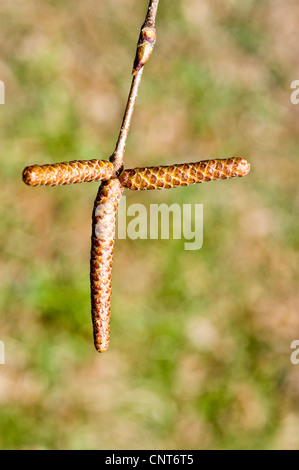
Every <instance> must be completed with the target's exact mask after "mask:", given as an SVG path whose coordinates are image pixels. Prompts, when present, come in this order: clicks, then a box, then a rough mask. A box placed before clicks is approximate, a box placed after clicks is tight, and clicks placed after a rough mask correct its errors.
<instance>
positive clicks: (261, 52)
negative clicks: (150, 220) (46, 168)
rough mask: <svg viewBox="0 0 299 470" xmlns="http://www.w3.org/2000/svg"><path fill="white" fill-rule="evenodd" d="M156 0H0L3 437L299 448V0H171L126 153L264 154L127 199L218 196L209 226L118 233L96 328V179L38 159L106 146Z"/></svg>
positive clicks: (140, 158) (44, 444)
mask: <svg viewBox="0 0 299 470" xmlns="http://www.w3.org/2000/svg"><path fill="white" fill-rule="evenodd" d="M146 6H147V2H146V1H144V2H140V1H137V0H122V1H119V0H117V1H116V0H115V1H113V2H111V1H108V0H107V1H102V2H95V1H94V0H88V1H86V2H79V1H72V2H70V1H66V2H63V4H62V3H61V2H54V1H44V2H39V3H38V2H33V1H32V0H26V2H25V1H19V2H17V3H16V2H5V1H2V2H1V3H0V15H1V20H2V21H1V31H0V37H1V44H2V47H1V59H0V79H1V80H3V81H4V82H5V86H6V104H5V105H2V106H0V139H1V140H0V142H1V147H0V148H1V159H0V171H1V187H0V195H1V206H2V213H1V222H0V237H1V246H2V250H1V259H0V263H1V264H0V276H1V282H0V307H1V314H0V340H1V341H3V342H4V343H5V352H6V363H5V365H0V404H1V407H0V447H1V448H2V449H9V448H10V449H11V448H13V449H26V448H34V449H36V448H46V449H47V448H49V449H64V448H67V449H78V448H80V449H81V448H83V449H91V448H102V449H114V448H118V449H121V448H122V449H129V448H136V449H138V448H143V449H150V448H157V449H163V448H167V449H182V448H186V449H210V448H212V449H214V448H222V449H223V448H224V449H228V448H233V449H245V448H253V449H259V448H267V449H268V448H292V449H294V448H296V449H297V448H298V447H299V439H298V426H299V410H298V393H299V369H297V367H299V366H297V367H296V366H294V365H292V364H291V362H290V353H291V350H290V344H291V342H292V341H293V340H294V339H298V334H299V316H298V312H299V294H298V240H299V236H298V232H299V230H298V229H299V227H298V217H295V214H297V212H298V204H299V200H298V195H297V193H298V191H297V186H298V164H297V155H298V149H299V147H298V130H299V128H298V122H299V121H298V113H299V106H298V107H296V106H294V105H291V103H290V84H291V82H292V81H293V80H295V79H298V78H299V70H298V68H296V64H297V55H298V54H297V47H296V44H298V39H299V38H298V28H297V25H298V20H299V5H298V2H296V1H295V0H294V1H291V0H289V1H288V2H285V1H283V0H275V1H273V0H272V1H271V2H270V1H269V0H264V1H260V0H259V1H253V0H248V1H244V2H237V1H231V2H222V1H220V0H217V1H213V2H210V1H208V0H164V1H162V2H161V5H160V10H159V14H158V21H157V23H158V24H157V26H158V41H157V45H156V48H155V53H154V55H153V57H152V59H151V61H150V63H149V64H148V65H147V67H146V70H145V74H144V78H143V82H142V86H141V89H140V92H139V97H138V104H137V108H136V114H135V116H134V123H133V127H132V132H131V134H130V136H129V141H128V145H127V152H126V166H127V167H132V166H135V165H149V164H159V163H161V164H167V163H174V162H184V161H192V160H193V161H196V160H200V159H203V158H214V157H226V156H231V155H240V156H244V157H246V158H247V159H248V160H249V161H250V163H251V165H252V171H251V174H250V175H249V176H248V177H246V178H244V179H241V180H238V181H225V182H217V183H211V184H207V185H198V186H196V187H190V188H181V189H177V190H173V191H165V192H159V193H155V192H151V194H149V193H147V194H131V193H129V192H128V193H126V196H127V203H128V204H129V203H135V202H139V203H144V204H145V205H147V207H148V205H149V204H150V203H162V202H166V203H169V204H172V203H176V202H178V203H180V204H183V203H202V204H204V245H203V248H202V249H201V250H199V251H193V252H192V251H191V252H188V251H185V250H184V240H136V241H132V240H118V241H117V243H116V249H115V259H114V266H113V297H112V324H111V345H110V348H109V350H108V352H107V353H105V354H104V355H102V356H99V355H98V354H97V353H96V352H95V351H94V348H93V344H92V331H91V319H90V305H89V304H90V301H89V248H90V228H91V220H90V218H91V211H92V205H93V200H94V198H95V195H96V191H97V186H98V185H97V184H89V185H81V186H80V185H78V186H74V187H63V188H36V189H33V188H28V187H25V185H24V184H23V183H22V181H21V172H22V169H23V167H24V166H26V165H29V164H32V163H49V162H55V161H63V160H71V159H77V158H81V159H82V158H94V157H99V158H108V157H109V155H110V154H111V152H112V151H113V149H114V144H115V140H116V137H117V134H118V130H119V125H120V122H121V118H122V113H123V109H124V105H125V101H126V98H127V93H128V88H129V85H130V71H131V66H132V61H133V58H134V53H135V46H136V41H137V37H138V30H139V27H140V25H141V23H142V21H143V18H144V14H145V10H146Z"/></svg>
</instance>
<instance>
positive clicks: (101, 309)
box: [90, 179, 123, 352]
mask: <svg viewBox="0 0 299 470" xmlns="http://www.w3.org/2000/svg"><path fill="white" fill-rule="evenodd" d="M122 192H123V187H122V186H121V184H120V182H119V180H118V179H111V180H109V181H106V182H105V183H103V184H102V186H101V187H100V189H99V192H98V194H97V197H96V200H95V203H94V210H93V217H92V238H91V260H90V283H91V308H92V322H93V334H94V344H95V347H96V349H97V351H99V352H104V351H106V349H107V348H108V345H109V336H110V299H111V271H112V258H113V250H114V237H115V218H116V211H117V207H118V203H119V201H120V198H121V195H122Z"/></svg>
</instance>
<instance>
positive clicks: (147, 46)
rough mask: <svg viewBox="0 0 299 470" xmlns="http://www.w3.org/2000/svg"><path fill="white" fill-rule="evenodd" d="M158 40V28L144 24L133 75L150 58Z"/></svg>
mask: <svg viewBox="0 0 299 470" xmlns="http://www.w3.org/2000/svg"><path fill="white" fill-rule="evenodd" d="M155 42H156V28H155V27H154V26H146V25H145V26H143V28H142V30H141V33H140V36H139V41H138V45H137V52H136V57H135V61H134V68H133V75H135V74H136V73H137V72H139V70H140V69H142V67H143V66H144V65H145V64H146V63H147V61H148V60H149V58H150V56H151V54H152V52H153V49H154V45H155Z"/></svg>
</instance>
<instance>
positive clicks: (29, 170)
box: [23, 160, 114, 186]
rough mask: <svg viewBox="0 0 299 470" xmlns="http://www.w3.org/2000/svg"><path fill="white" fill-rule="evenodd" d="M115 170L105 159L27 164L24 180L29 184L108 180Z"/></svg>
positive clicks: (52, 184)
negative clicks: (51, 163)
mask: <svg viewBox="0 0 299 470" xmlns="http://www.w3.org/2000/svg"><path fill="white" fill-rule="evenodd" d="M113 172H114V166H113V164H112V163H111V162H109V161H105V160H75V161H73V162H63V163H54V164H53V165H33V166H27V167H26V168H25V170H24V171H23V181H24V183H26V184H28V185H29V186H42V185H45V186H59V185H65V184H74V183H85V182H90V181H106V180H108V179H109V178H110V177H111V176H112V174H113Z"/></svg>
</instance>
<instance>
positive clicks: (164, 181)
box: [119, 157, 250, 191]
mask: <svg viewBox="0 0 299 470" xmlns="http://www.w3.org/2000/svg"><path fill="white" fill-rule="evenodd" d="M249 171H250V164H249V163H248V162H247V161H246V160H244V159H243V158H239V157H237V158H226V159H217V160H204V161H201V162H197V163H182V164H175V165H171V166H160V167H148V168H135V169H132V170H123V171H122V173H121V174H120V176H119V180H120V182H121V184H122V185H123V186H124V187H125V188H127V189H132V190H135V191H140V190H149V189H170V188H176V187H178V186H188V185H191V184H196V183H204V182H207V181H213V180H220V179H227V178H237V177H241V176H245V175H247V174H248V173H249Z"/></svg>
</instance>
